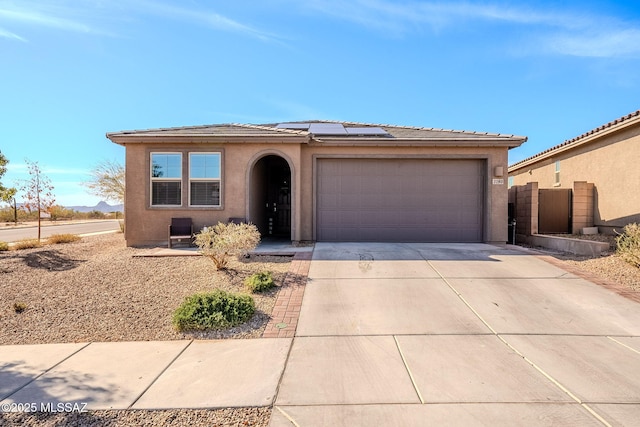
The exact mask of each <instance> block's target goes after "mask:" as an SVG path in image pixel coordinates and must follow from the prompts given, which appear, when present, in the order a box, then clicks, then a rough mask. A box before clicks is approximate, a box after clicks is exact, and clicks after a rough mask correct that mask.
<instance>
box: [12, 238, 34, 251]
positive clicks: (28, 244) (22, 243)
mask: <svg viewBox="0 0 640 427" xmlns="http://www.w3.org/2000/svg"><path fill="white" fill-rule="evenodd" d="M39 247H40V241H39V240H38V239H22V240H18V241H17V242H16V243H15V244H14V245H13V249H16V250H20V249H33V248H39Z"/></svg>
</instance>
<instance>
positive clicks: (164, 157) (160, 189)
mask: <svg viewBox="0 0 640 427" xmlns="http://www.w3.org/2000/svg"><path fill="white" fill-rule="evenodd" d="M181 204H182V154H180V153H151V205H152V206H180V205H181Z"/></svg>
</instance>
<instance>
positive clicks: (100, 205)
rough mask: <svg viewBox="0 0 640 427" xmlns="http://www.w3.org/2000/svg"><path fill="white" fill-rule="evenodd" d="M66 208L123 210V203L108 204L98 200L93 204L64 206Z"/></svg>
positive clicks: (106, 211)
mask: <svg viewBox="0 0 640 427" xmlns="http://www.w3.org/2000/svg"><path fill="white" fill-rule="evenodd" d="M65 208H67V209H73V210H74V211H78V212H92V211H100V212H104V213H109V212H124V205H123V204H119V205H110V204H109V203H107V202H100V203H98V204H97V205H95V206H65Z"/></svg>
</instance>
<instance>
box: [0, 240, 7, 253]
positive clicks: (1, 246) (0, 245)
mask: <svg viewBox="0 0 640 427" xmlns="http://www.w3.org/2000/svg"><path fill="white" fill-rule="evenodd" d="M8 250H9V244H8V243H7V242H2V241H0V252H1V251H8Z"/></svg>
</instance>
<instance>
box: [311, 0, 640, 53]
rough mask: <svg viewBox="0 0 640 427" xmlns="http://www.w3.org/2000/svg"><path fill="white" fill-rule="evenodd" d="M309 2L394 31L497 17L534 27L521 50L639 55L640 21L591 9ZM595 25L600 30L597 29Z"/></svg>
mask: <svg viewBox="0 0 640 427" xmlns="http://www.w3.org/2000/svg"><path fill="white" fill-rule="evenodd" d="M304 4H305V6H304V7H306V8H308V9H309V10H312V11H314V12H319V13H322V14H324V15H327V16H331V17H333V18H336V19H341V20H345V21H348V22H352V23H354V24H356V25H360V26H364V27H367V28H370V29H372V30H376V31H384V32H386V33H388V32H390V33H392V34H394V35H396V36H403V35H405V34H407V33H412V32H416V31H421V30H423V29H425V28H428V29H430V30H432V31H434V32H437V33H439V32H443V31H447V30H451V29H454V30H455V28H456V27H459V26H461V25H462V24H465V25H471V24H473V23H474V22H494V23H499V24H504V25H522V26H527V27H530V34H529V35H525V36H523V37H524V39H523V40H520V41H519V42H520V43H521V45H520V49H524V48H525V47H526V50H527V51H526V52H522V50H521V52H520V53H521V54H539V53H544V54H550V53H551V54H559V55H569V56H579V57H623V56H640V24H638V23H634V22H628V21H625V20H623V19H620V18H616V17H607V16H602V15H600V14H598V15H596V14H589V13H588V11H586V12H585V11H584V10H581V11H579V12H578V11H571V10H566V9H535V8H531V7H528V6H520V5H517V6H510V5H504V4H497V3H496V4H491V3H483V4H473V3H469V2H456V3H449V2H447V3H443V2H407V3H401V4H399V3H396V2H391V1H388V0H357V1H354V2H344V1H338V0H308V1H307V2H304ZM594 28H597V29H598V30H599V31H598V32H595V33H594V31H593V29H594Z"/></svg>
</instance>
